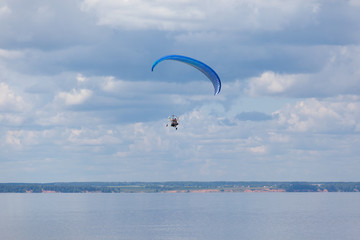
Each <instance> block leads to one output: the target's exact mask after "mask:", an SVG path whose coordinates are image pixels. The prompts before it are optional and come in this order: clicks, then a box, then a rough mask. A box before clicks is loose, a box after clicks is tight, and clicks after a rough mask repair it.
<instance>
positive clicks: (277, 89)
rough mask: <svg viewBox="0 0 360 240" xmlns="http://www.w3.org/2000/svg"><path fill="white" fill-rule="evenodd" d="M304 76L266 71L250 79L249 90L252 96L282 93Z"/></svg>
mask: <svg viewBox="0 0 360 240" xmlns="http://www.w3.org/2000/svg"><path fill="white" fill-rule="evenodd" d="M303 77H304V76H303V75H296V74H277V73H274V72H264V73H262V74H261V76H260V77H254V78H251V79H250V81H249V85H248V90H247V91H248V94H249V95H250V96H263V95H281V94H284V93H286V92H287V91H288V90H289V89H290V88H291V87H293V85H294V83H295V82H296V81H299V79H301V78H303Z"/></svg>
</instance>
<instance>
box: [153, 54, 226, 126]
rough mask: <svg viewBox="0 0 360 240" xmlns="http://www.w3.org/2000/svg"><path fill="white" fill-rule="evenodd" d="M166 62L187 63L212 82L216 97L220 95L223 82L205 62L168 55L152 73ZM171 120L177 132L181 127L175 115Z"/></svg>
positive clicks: (158, 61) (155, 63)
mask: <svg viewBox="0 0 360 240" xmlns="http://www.w3.org/2000/svg"><path fill="white" fill-rule="evenodd" d="M165 60H173V61H179V62H182V63H186V64H188V65H190V66H192V67H194V68H196V69H198V70H199V71H201V72H202V73H203V74H205V76H206V77H207V78H208V79H209V80H210V81H211V83H212V84H213V86H214V95H217V94H219V93H220V90H221V81H220V78H219V76H218V75H217V73H216V72H215V71H214V70H213V69H212V68H211V67H209V66H208V65H206V64H205V63H203V62H200V61H199V60H196V59H194V58H190V57H186V56H181V55H168V56H165V57H162V58H159V59H158V60H156V61H155V62H154V64H153V65H152V67H151V71H154V68H155V66H156V65H158V64H159V63H160V62H162V61H165ZM169 120H170V126H171V127H174V128H175V129H176V130H177V129H178V128H177V126H178V125H179V121H178V118H177V117H176V116H174V115H172V117H169ZM168 126H169V124H166V127H168Z"/></svg>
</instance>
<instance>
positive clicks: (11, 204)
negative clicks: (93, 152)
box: [0, 193, 360, 240]
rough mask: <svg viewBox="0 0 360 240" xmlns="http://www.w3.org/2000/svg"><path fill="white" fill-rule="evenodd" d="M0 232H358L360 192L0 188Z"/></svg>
mask: <svg viewBox="0 0 360 240" xmlns="http://www.w3.org/2000/svg"><path fill="white" fill-rule="evenodd" d="M0 206H1V210H0V239H4V240H15V239H16V240H27V239H30V240H33V239H34V240H35V239H36V240H60V239H61V240H65V239H74V240H75V239H76V240H78V239H80V240H81V239H86V240H93V239H107V240H108V239H109V240H111V239H124V240H142V239H149V240H152V239H153V240H157V239H169V240H173V239H177V240H178V239H201V240H205V239H206V240H215V239H216V240H235V239H236V240H248V239H249V240H250V239H251V240H260V239H266V240H287V239H289V240H309V239H314V240H332V239H334V240H350V239H351V240H359V239H360V193H174V194H161V193H154V194H151V193H146V194H145V193H144V194H142V193H132V194H125V193H121V194H0Z"/></svg>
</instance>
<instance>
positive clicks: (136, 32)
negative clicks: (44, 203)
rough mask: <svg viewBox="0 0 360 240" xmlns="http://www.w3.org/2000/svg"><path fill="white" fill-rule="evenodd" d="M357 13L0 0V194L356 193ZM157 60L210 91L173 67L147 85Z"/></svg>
mask: <svg viewBox="0 0 360 240" xmlns="http://www.w3.org/2000/svg"><path fill="white" fill-rule="evenodd" d="M359 12H360V1H357V0H349V1H342V0H338V1H337V0H330V1H328V0H327V1H318V0H309V1H300V0H291V1H279V0H270V1H269V0H236V1H232V0H230V1H225V2H224V1H212V0H207V1H188V0H171V1H170V0H156V1H155V0H154V1H153V0H146V1H145V0H131V1H127V0H83V1H80V0H78V1H74V0H61V1H60V0H55V1H45V0H34V1H31V2H28V1H25V0H0V29H1V31H0V182H54V181H174V180H179V181H180V180H191V181H217V180H231V181H360V175H359V170H360V148H359V146H360V84H359V83H360V68H359V65H360V45H359V43H360V32H359V31H358V29H359V28H360V15H359V14H358V13H359ZM168 54H180V55H186V56H190V57H193V58H196V59H199V60H201V61H203V62H205V63H207V64H208V65H210V66H211V67H212V68H214V69H215V70H216V71H217V73H218V75H219V76H220V78H221V80H222V84H223V85H222V91H221V93H220V94H219V95H217V96H213V88H212V85H211V83H210V82H209V81H208V80H207V79H206V77H204V75H202V74H201V73H200V72H199V71H197V70H195V69H192V68H191V67H189V66H187V65H185V64H181V63H176V62H170V61H167V62H163V63H161V65H160V64H159V66H158V67H157V68H156V69H155V71H154V72H151V66H152V64H153V62H154V61H155V60H156V59H158V58H160V57H162V56H164V55H168ZM171 114H176V115H178V116H179V117H180V127H179V130H177V131H175V130H174V129H169V128H166V127H165V125H166V122H167V117H168V116H169V115H171Z"/></svg>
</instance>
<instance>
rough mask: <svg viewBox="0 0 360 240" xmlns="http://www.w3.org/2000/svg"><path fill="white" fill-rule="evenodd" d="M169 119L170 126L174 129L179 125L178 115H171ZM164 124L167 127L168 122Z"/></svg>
mask: <svg viewBox="0 0 360 240" xmlns="http://www.w3.org/2000/svg"><path fill="white" fill-rule="evenodd" d="M169 120H170V127H173V128H175V130H177V126H178V125H179V120H178V117H176V116H175V115H172V117H169ZM166 126H167V127H168V126H169V124H166Z"/></svg>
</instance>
